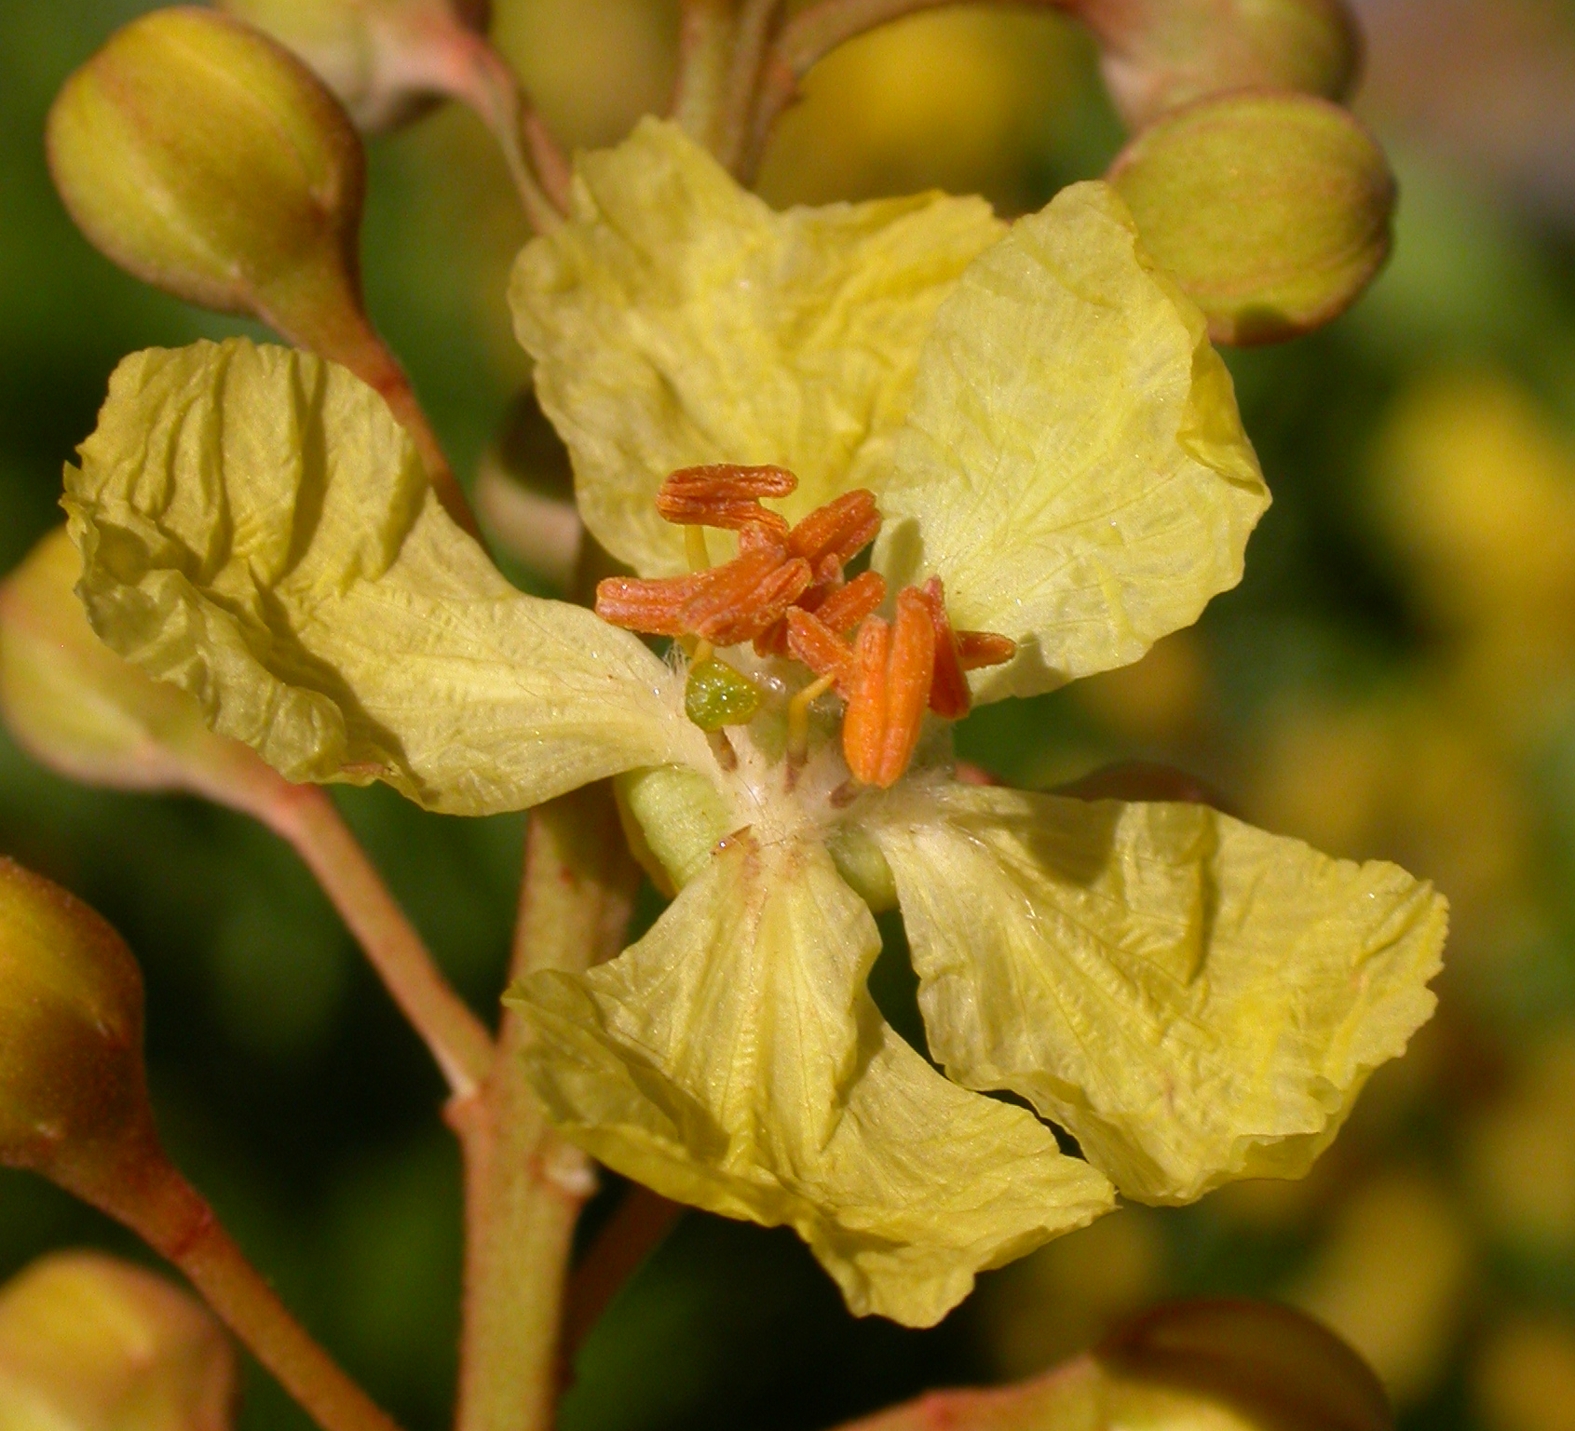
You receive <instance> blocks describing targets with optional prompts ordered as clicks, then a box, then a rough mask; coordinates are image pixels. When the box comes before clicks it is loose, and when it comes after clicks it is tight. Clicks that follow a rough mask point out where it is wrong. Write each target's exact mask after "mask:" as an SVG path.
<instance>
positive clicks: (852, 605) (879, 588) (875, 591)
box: [805, 571, 886, 635]
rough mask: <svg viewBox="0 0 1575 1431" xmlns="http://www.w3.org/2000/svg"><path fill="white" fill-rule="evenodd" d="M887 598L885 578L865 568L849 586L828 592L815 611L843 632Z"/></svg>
mask: <svg viewBox="0 0 1575 1431" xmlns="http://www.w3.org/2000/svg"><path fill="white" fill-rule="evenodd" d="M805 594H806V596H807V595H809V593H805ZM885 599H886V582H885V580H884V578H882V577H881V576H880V575H879V573H877V572H873V571H866V572H862V573H861V574H860V575H858V576H856V577H854V578H853V580H852V581H850V582H848V583H847V585H846V586H839V587H836V588H834V589H833V590H831V591H829V592H827V593H826V595H825V596H824V597H823V598H822V599H821V600H820V602H819V603H818V604H817V605H816V606H815V607H814V608H813V610H814V612H815V615H816V616H818V617H819V618H820V619H821V620H822V621H823V622H825V624H826V625H827V626H829V627H830V628H831V629H832V630H833V631H835V632H837V633H838V634H839V635H840V634H843V633H845V632H848V631H851V630H852V629H853V628H854V627H855V626H857V625H858V624H859V622H861V621H862V620H863V619H864V618H865V617H866V616H869V615H870V614H871V613H872V612H874V611H875V610H876V608H878V607H879V606H880V604H881V602H883V601H884V600H885ZM806 604H807V603H806Z"/></svg>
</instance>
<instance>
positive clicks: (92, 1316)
mask: <svg viewBox="0 0 1575 1431" xmlns="http://www.w3.org/2000/svg"><path fill="white" fill-rule="evenodd" d="M234 1396H235V1357H234V1354H233V1352H232V1351H231V1349H230V1344H229V1341H228V1340H227V1338H226V1337H225V1335H224V1333H223V1332H222V1331H221V1330H220V1328H219V1325H218V1323H217V1322H216V1321H215V1320H214V1319H213V1317H212V1316H210V1315H209V1314H208V1312H207V1311H206V1310H205V1309H204V1308H203V1306H202V1305H201V1303H199V1302H198V1301H197V1300H196V1299H195V1298H193V1297H191V1296H189V1295H188V1294H186V1293H185V1292H182V1291H180V1290H179V1289H178V1288H176V1287H174V1286H172V1285H171V1284H170V1283H168V1282H166V1281H165V1280H164V1279H163V1278H162V1277H156V1276H154V1275H153V1274H152V1273H151V1272H145V1271H143V1270H142V1269H141V1268H140V1267H134V1266H132V1265H131V1264H130V1263H127V1262H122V1261H120V1260H119V1259H118V1258H114V1257H106V1256H103V1255H102V1254H99V1253H94V1252H64V1253H57V1254H55V1255H53V1256H50V1257H45V1258H43V1259H41V1260H40V1261H38V1262H35V1263H33V1265H32V1266H31V1267H29V1268H27V1269H26V1270H25V1271H23V1272H22V1273H20V1274H19V1275H17V1276H16V1277H14V1278H13V1279H12V1280H11V1281H10V1282H8V1283H7V1284H6V1285H5V1287H4V1288H3V1289H0V1426H4V1427H7V1428H22V1427H50V1428H58V1431H224V1428H226V1427H227V1426H228V1425H229V1424H230V1411H231V1407H232V1404H233V1402H234Z"/></svg>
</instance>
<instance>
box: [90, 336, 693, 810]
mask: <svg viewBox="0 0 1575 1431" xmlns="http://www.w3.org/2000/svg"><path fill="white" fill-rule="evenodd" d="M80 452H81V458H82V466H81V468H80V469H76V468H71V467H68V468H67V469H66V502H65V505H66V508H67V511H68V512H69V513H70V517H71V522H70V526H71V533H72V537H73V539H74V540H75V541H76V543H77V545H78V547H79V549H80V550H81V552H82V556H83V576H82V581H81V583H80V585H79V586H78V588H77V590H78V594H79V595H80V596H81V597H82V599H83V602H84V604H85V606H86V608H87V612H88V618H89V620H90V621H91V622H92V624H93V627H94V629H95V630H96V631H97V632H98V634H99V635H100V637H102V638H103V640H104V641H106V642H107V643H108V644H109V645H110V646H111V647H112V648H113V649H114V650H116V651H118V652H119V653H120V654H121V655H122V656H124V657H126V658H128V659H129V660H130V661H132V662H133V663H134V664H136V665H137V666H140V667H141V668H142V669H143V670H144V671H146V672H147V673H148V674H149V675H151V676H153V677H155V678H157V679H160V680H166V681H170V682H172V683H174V684H175V685H177V686H180V687H181V688H183V689H184V690H186V691H189V692H190V693H191V694H192V695H194V696H195V697H196V698H197V700H198V702H199V703H200V704H201V706H202V708H203V711H204V714H205V716H206V718H207V720H208V723H209V724H210V725H211V726H212V727H213V729H215V730H216V731H218V732H219V733H220V734H222V735H228V736H232V737H234V738H236V739H238V740H242V741H244V742H246V743H247V744H249V745H251V746H253V747H254V748H255V749H256V750H257V751H258V752H259V753H260V754H261V755H262V756H263V758H264V759H265V760H267V761H268V762H269V763H270V764H271V765H273V766H274V767H275V768H276V769H277V770H279V771H280V772H281V773H282V774H284V775H285V776H287V777H288V778H289V779H291V780H300V781H308V780H310V781H335V780H342V781H350V782H353V783H356V784H367V783H369V782H370V781H372V780H384V781H387V782H388V783H389V784H390V785H393V786H394V787H395V788H396V789H398V790H400V791H402V792H403V793H404V794H405V795H407V796H409V797H410V798H411V799H413V800H416V801H418V802H419V803H421V804H423V805H426V806H428V807H429V808H432V809H436V810H445V811H450V812H453V813H456V814H467V815H479V814H486V813H490V812H493V811H499V810H511V809H520V808H522V807H524V806H528V805H533V804H536V803H538V802H539V801H542V800H545V799H548V798H550V797H552V796H554V795H557V794H560V793H562V792H564V791H566V790H570V789H573V788H574V787H575V786H577V785H581V784H584V783H586V782H587V781H591V780H595V779H598V778H600V777H602V776H605V775H611V774H615V773H617V772H618V771H621V770H625V769H628V768H631V767H633V766H638V765H653V764H658V765H659V764H665V763H675V764H684V763H688V762H690V761H695V762H699V763H700V764H701V766H702V768H704V762H705V761H706V759H707V758H708V753H707V752H706V749H705V746H704V740H703V737H701V736H700V734H699V732H698V731H696V730H695V729H694V728H693V727H692V726H690V725H689V723H688V722H687V721H685V720H684V719H683V717H682V715H681V713H680V712H681V700H682V697H681V693H675V692H674V690H673V689H672V678H671V675H670V673H669V672H668V670H667V668H666V667H665V666H664V665H663V664H662V662H660V661H659V660H658V659H657V658H656V657H655V656H654V655H652V654H651V652H650V651H649V650H647V649H646V648H645V647H644V646H643V645H642V644H641V643H640V642H639V641H638V640H637V639H636V638H635V637H633V636H631V635H629V634H628V633H626V632H623V631H617V630H614V629H613V628H612V627H610V626H607V625H605V624H604V623H603V622H601V621H599V620H598V619H597V618H596V617H595V616H593V615H592V614H591V613H590V612H589V611H585V610H582V609H580V608H578V607H573V606H567V605H564V604H562V603H558V602H551V601H541V600H538V599H536V598H534V597H530V596H526V595H524V594H522V593H520V592H518V591H516V590H515V589H514V588H513V587H511V586H510V585H509V584H508V582H506V581H505V580H504V579H503V577H502V576H501V575H500V574H499V572H498V571H497V569H496V568H495V567H493V565H492V564H491V562H489V561H488V560H487V557H486V555H485V553H484V552H482V550H481V548H480V547H478V546H477V545H476V544H475V542H473V541H472V540H471V539H470V538H469V537H468V536H466V535H465V533H463V532H462V531H461V530H460V529H459V528H458V527H457V526H455V525H454V523H453V522H452V521H451V520H450V519H449V517H448V515H447V514H446V513H445V512H444V511H443V509H442V507H441V506H440V505H439V503H438V501H437V499H436V497H435V496H434V495H433V494H432V491H431V489H430V487H429V486H428V483H427V479H426V476H425V473H424V471H423V469H422V466H421V462H420V459H419V458H418V457H417V455H416V451H415V448H414V447H413V446H412V444H411V442H410V439H409V438H408V437H407V436H406V434H405V432H404V430H403V428H401V427H400V426H399V424H398V423H397V422H396V421H395V420H394V417H393V415H392V414H391V413H390V412H389V410H388V407H387V405H386V404H385V403H384V402H383V400H382V399H381V398H380V397H379V396H378V395H377V394H376V393H375V392H373V391H372V389H371V388H369V387H367V386H366V385H365V384H364V383H362V382H360V380H359V379H357V378H355V377H353V376H352V375H351V374H350V373H348V372H346V371H345V370H344V369H342V368H338V367H336V366H334V365H333V364H330V363H326V362H324V361H323V360H322V359H320V358H317V357H315V356H313V355H311V354H308V353H300V352H296V351H293V350H291V349H287V348H276V347H259V346H256V345H254V344H252V343H249V342H246V341H244V340H241V339H234V340H231V341H228V342H225V343H222V344H215V343H198V344H196V345H194V346H192V347H189V348H181V349H173V350H172V349H152V350H149V351H147V352H143V353H137V354H134V355H133V356H131V357H129V358H127V359H126V360H125V361H124V362H123V363H122V364H121V365H120V367H119V368H118V369H116V371H115V374H114V376H113V378H112V379H111V380H110V389H109V398H108V400H107V401H106V403H105V405H104V408H103V410H102V412H101V413H100V415H99V425H98V429H97V431H95V432H94V434H93V435H92V437H90V438H89V439H88V440H87V441H86V442H85V443H83V445H82V447H81V449H80Z"/></svg>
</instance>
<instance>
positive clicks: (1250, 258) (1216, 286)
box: [1110, 91, 1395, 343]
mask: <svg viewBox="0 0 1575 1431" xmlns="http://www.w3.org/2000/svg"><path fill="white" fill-rule="evenodd" d="M1110 180H1111V182H1112V183H1113V184H1114V185H1115V186H1116V189H1117V190H1118V191H1119V192H1120V194H1121V197H1122V198H1123V199H1125V200H1126V202H1127V205H1128V207H1129V208H1130V209H1131V210H1132V215H1133V217H1134V218H1135V219H1136V220H1137V224H1138V230H1139V232H1140V233H1141V234H1142V237H1143V243H1144V246H1145V247H1146V248H1147V249H1148V251H1149V253H1150V254H1151V255H1152V256H1153V257H1154V258H1155V259H1156V260H1157V261H1158V262H1159V264H1160V265H1161V266H1162V267H1164V268H1166V269H1168V270H1169V271H1170V273H1171V274H1172V275H1173V276H1174V277H1175V279H1176V280H1177V282H1178V283H1179V284H1180V285H1181V287H1182V289H1183V290H1185V292H1186V293H1187V295H1188V297H1190V298H1191V299H1192V300H1193V301H1194V302H1195V303H1197V305H1198V306H1199V307H1200V308H1201V309H1202V310H1203V312H1204V314H1205V315H1206V316H1207V318H1208V321H1209V333H1210V336H1212V337H1213V338H1214V340H1215V341H1216V342H1222V343H1272V342H1279V341H1283V340H1284V339H1286V338H1293V337H1296V336H1297V335H1299V334H1301V333H1306V332H1310V331H1311V330H1312V329H1314V328H1318V327H1320V326H1322V325H1323V324H1325V323H1327V322H1329V321H1330V320H1331V319H1333V318H1335V317H1338V316H1339V314H1341V313H1342V312H1344V311H1345V309H1346V308H1348V307H1349V306H1350V305H1351V304H1352V303H1353V302H1354V301H1355V300H1356V298H1357V297H1358V295H1359V294H1360V293H1361V292H1362V290H1363V289H1364V288H1365V287H1366V286H1367V284H1368V283H1369V282H1370V281H1371V280H1372V278H1373V277H1374V275H1375V274H1376V273H1377V272H1378V270H1379V269H1380V268H1381V267H1382V266H1383V263H1384V260H1385V259H1386V258H1387V257H1388V255H1389V246H1390V241H1391V231H1390V221H1391V218H1392V216H1393V213H1394V203H1395V182H1394V176H1393V175H1392V174H1391V173H1390V171H1389V165H1388V162H1387V161H1386V160H1385V158H1384V154H1383V151H1382V150H1381V149H1380V148H1379V147H1378V145H1377V143H1376V142H1374V140H1373V138H1372V136H1371V135H1369V134H1368V132H1367V131H1366V130H1365V129H1364V128H1363V127H1362V126H1361V125H1360V124H1358V123H1357V121H1356V120H1355V119H1353V118H1352V117H1351V115H1350V114H1348V113H1347V112H1346V111H1345V110H1343V109H1341V108H1340V107H1339V106H1338V105H1334V104H1330V103H1329V102H1328V101H1326V100H1321V99H1313V98H1311V97H1309V96H1306V95H1295V94H1287V93H1271V92H1268V91H1262V92H1250V93H1241V94H1232V95H1225V96H1222V97H1220V98H1218V99H1209V100H1201V101H1199V102H1198V103H1197V104H1193V105H1189V106H1188V107H1187V108H1186V109H1182V110H1177V111H1176V112H1175V113H1174V114H1170V115H1167V116H1166V117H1165V118H1164V119H1162V120H1160V121H1159V122H1158V123H1157V124H1155V125H1153V126H1152V127H1151V128H1149V129H1146V130H1144V132H1143V133H1142V134H1140V135H1138V136H1137V138H1136V139H1134V140H1133V141H1132V142H1131V143H1130V144H1129V145H1128V146H1127V147H1126V149H1125V150H1123V151H1122V153H1121V155H1120V156H1119V157H1118V158H1117V160H1116V162H1115V164H1114V166H1113V167H1112V169H1111V173H1110Z"/></svg>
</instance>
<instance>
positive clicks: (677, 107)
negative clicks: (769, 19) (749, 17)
mask: <svg viewBox="0 0 1575 1431" xmlns="http://www.w3.org/2000/svg"><path fill="white" fill-rule="evenodd" d="M682 5H683V8H682V13H681V15H680V18H679V30H678V80H677V83H676V85H675V86H674V89H673V103H672V116H673V118H674V119H675V120H677V121H678V123H679V124H681V125H682V126H683V128H684V130H685V131H686V132H687V133H688V134H689V136H690V137H691V138H692V139H694V140H695V141H696V143H699V144H703V145H705V147H706V148H707V149H709V150H710V151H711V152H712V153H713V154H716V155H718V157H720V155H721V152H722V134H721V125H722V115H723V112H724V110H725V109H726V107H727V102H728V81H729V79H730V77H731V73H732V64H733V41H734V35H735V32H736V25H737V15H736V14H735V10H736V8H737V0H682Z"/></svg>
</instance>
